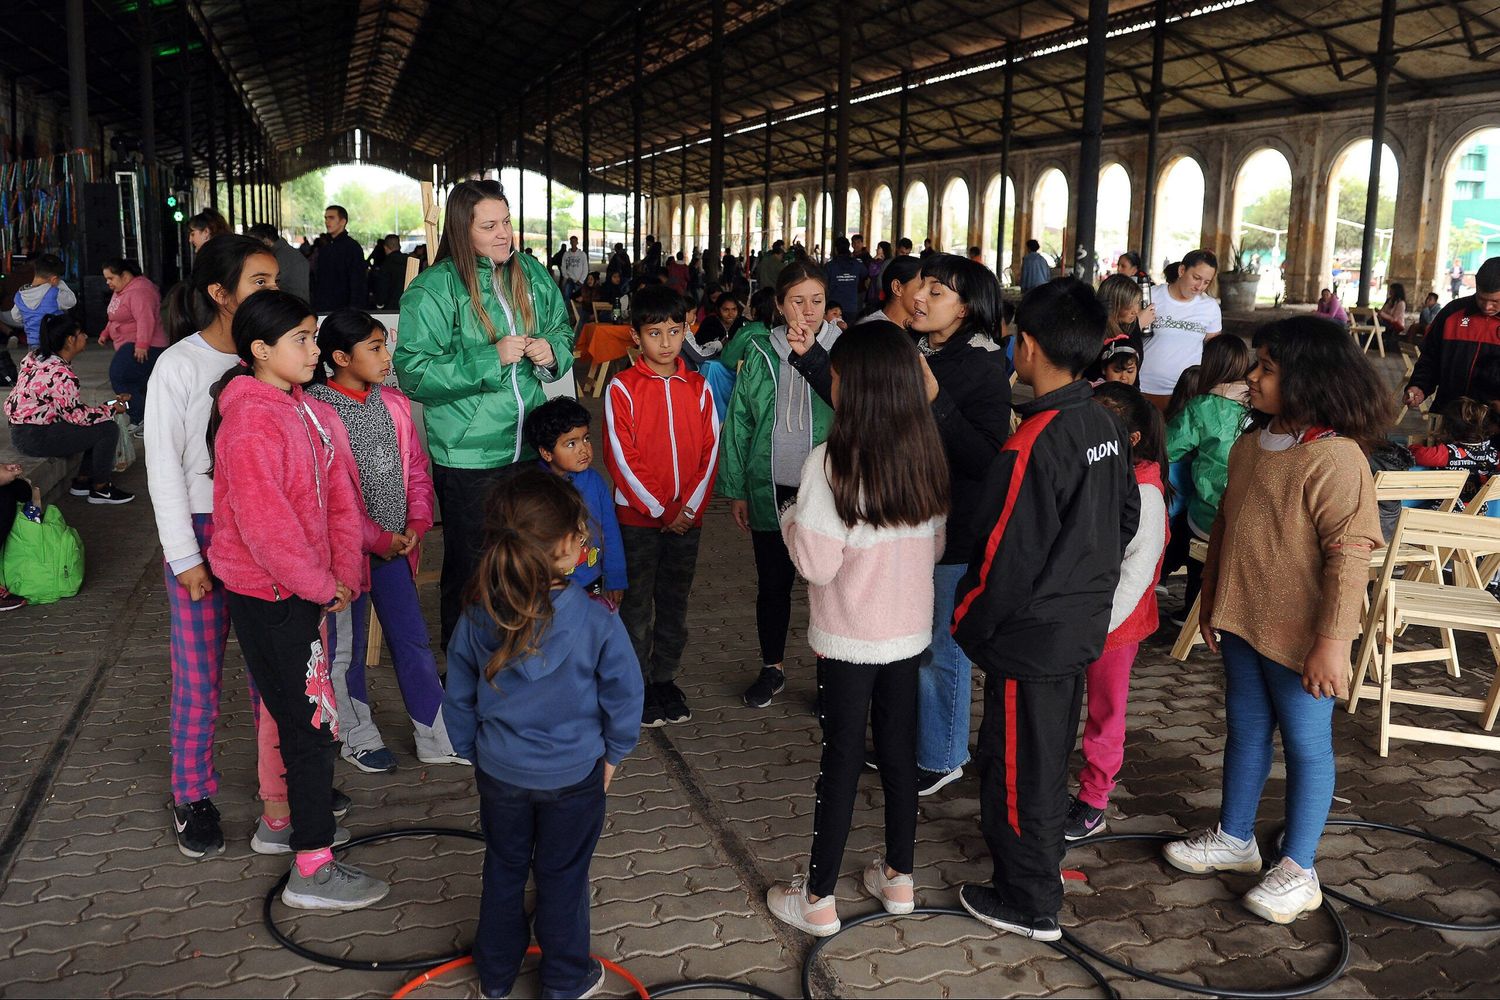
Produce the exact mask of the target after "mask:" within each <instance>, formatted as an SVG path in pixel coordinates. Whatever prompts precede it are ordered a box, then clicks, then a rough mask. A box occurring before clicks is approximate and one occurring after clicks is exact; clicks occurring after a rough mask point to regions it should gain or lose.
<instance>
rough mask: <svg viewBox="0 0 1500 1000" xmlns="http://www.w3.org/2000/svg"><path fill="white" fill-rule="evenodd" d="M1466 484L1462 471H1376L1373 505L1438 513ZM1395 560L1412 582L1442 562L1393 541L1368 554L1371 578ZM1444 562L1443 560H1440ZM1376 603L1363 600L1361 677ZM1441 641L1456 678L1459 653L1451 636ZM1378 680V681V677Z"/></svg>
mask: <svg viewBox="0 0 1500 1000" xmlns="http://www.w3.org/2000/svg"><path fill="white" fill-rule="evenodd" d="M1468 481H1469V474H1468V473H1467V472H1464V471H1462V470H1452V471H1450V470H1447V469H1431V470H1422V471H1417V472H1397V471H1388V472H1377V473H1376V474H1375V502H1376V503H1382V502H1386V501H1397V502H1400V501H1407V500H1412V501H1427V502H1430V503H1436V504H1438V510H1440V511H1451V510H1452V509H1453V507H1454V505H1455V504H1457V503H1458V496H1459V494H1460V493H1462V492H1463V489H1464V485H1465V484H1466V483H1468ZM1392 559H1394V560H1395V565H1397V566H1415V567H1417V575H1416V577H1414V579H1418V580H1420V579H1422V578H1423V577H1425V576H1427V575H1428V574H1429V573H1436V572H1438V571H1439V570H1440V568H1441V566H1442V563H1439V562H1438V559H1437V557H1436V556H1435V555H1434V554H1433V553H1430V552H1428V551H1427V550H1426V549H1423V548H1418V547H1416V546H1411V545H1408V546H1406V547H1405V548H1402V547H1401V546H1398V545H1396V544H1395V542H1394V541H1393V542H1392V543H1391V544H1390V545H1387V546H1386V547H1385V548H1383V549H1376V550H1375V551H1374V552H1372V553H1371V554H1370V579H1371V580H1378V579H1379V578H1380V575H1381V573H1382V572H1383V571H1384V570H1385V566H1386V563H1387V562H1388V561H1390V560H1392ZM1443 562H1446V559H1445V560H1444V561H1443ZM1378 606H1379V601H1378V600H1372V599H1371V598H1370V597H1369V596H1368V595H1366V597H1365V623H1364V632H1363V634H1362V635H1361V637H1360V642H1359V656H1358V657H1356V658H1355V661H1354V662H1355V669H1356V671H1357V672H1358V673H1359V676H1361V677H1363V676H1364V675H1365V673H1366V672H1367V671H1368V670H1369V669H1370V666H1371V663H1370V661H1371V658H1372V657H1373V656H1374V655H1375V645H1374V636H1375V622H1376V619H1377V616H1378V611H1379V607H1378ZM1443 638H1444V640H1445V642H1446V643H1447V648H1448V649H1449V650H1450V652H1451V656H1450V658H1449V663H1448V670H1449V672H1450V673H1452V674H1453V676H1454V677H1457V676H1458V653H1457V651H1456V650H1454V649H1453V645H1452V643H1453V633H1452V632H1444V633H1443ZM1377 679H1378V678H1377Z"/></svg>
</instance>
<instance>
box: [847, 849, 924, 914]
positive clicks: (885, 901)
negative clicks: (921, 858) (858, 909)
mask: <svg viewBox="0 0 1500 1000" xmlns="http://www.w3.org/2000/svg"><path fill="white" fill-rule="evenodd" d="M893 870H894V869H893ZM860 881H861V882H862V883H863V884H864V887H865V892H868V893H869V894H870V895H871V896H874V897H875V898H876V899H877V900H879V901H880V905H881V906H883V907H885V912H887V913H895V914H902V913H910V912H911V911H912V910H914V909H916V907H917V902H916V896H915V893H914V888H913V885H912V879H911V876H910V875H900V874H898V875H897V876H896V877H895V878H887V877H886V874H885V858H876V859H875V860H874V861H871V862H870V863H869V864H868V865H865V870H864V872H863V873H862V874H861V876H860ZM903 889H904V890H905V891H904V892H903V891H902V890H903ZM893 897H895V898H893ZM901 897H905V898H901Z"/></svg>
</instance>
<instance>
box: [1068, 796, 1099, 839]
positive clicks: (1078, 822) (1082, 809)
mask: <svg viewBox="0 0 1500 1000" xmlns="http://www.w3.org/2000/svg"><path fill="white" fill-rule="evenodd" d="M1107 829H1109V823H1108V822H1107V821H1106V820H1105V818H1104V810H1103V809H1095V808H1094V807H1093V806H1091V805H1089V804H1088V803H1087V802H1085V801H1083V800H1082V799H1080V798H1077V797H1076V796H1075V797H1074V799H1073V801H1072V802H1071V803H1069V805H1068V819H1067V822H1066V824H1065V825H1064V827H1063V837H1064V839H1066V840H1084V839H1085V838H1088V837H1092V836H1094V835H1095V834H1097V833H1103V832H1104V831H1105V830H1107Z"/></svg>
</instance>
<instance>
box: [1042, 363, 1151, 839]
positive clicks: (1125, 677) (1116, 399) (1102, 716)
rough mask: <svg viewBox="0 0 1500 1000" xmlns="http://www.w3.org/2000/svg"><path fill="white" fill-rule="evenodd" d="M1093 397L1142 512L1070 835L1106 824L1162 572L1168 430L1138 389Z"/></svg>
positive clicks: (1090, 684)
mask: <svg viewBox="0 0 1500 1000" xmlns="http://www.w3.org/2000/svg"><path fill="white" fill-rule="evenodd" d="M1094 398H1095V399H1097V400H1098V401H1099V403H1100V405H1102V406H1104V407H1105V408H1106V409H1108V410H1110V411H1112V412H1113V413H1114V414H1115V415H1116V416H1117V417H1119V418H1120V421H1121V422H1122V423H1123V424H1124V425H1125V428H1126V430H1128V431H1129V432H1130V457H1131V459H1132V461H1133V462H1134V463H1135V484H1136V492H1137V493H1138V494H1139V495H1140V504H1141V513H1140V519H1139V526H1138V527H1137V528H1136V531H1135V535H1134V536H1133V537H1132V538H1131V539H1130V542H1129V543H1128V544H1127V545H1126V546H1125V558H1124V561H1123V562H1121V564H1120V582H1119V583H1117V584H1116V585H1115V596H1114V602H1113V605H1112V607H1111V609H1110V613H1109V634H1108V635H1107V636H1106V637H1105V639H1104V654H1103V655H1102V656H1100V657H1099V659H1097V660H1095V661H1094V662H1093V663H1090V664H1089V667H1088V674H1087V679H1086V681H1085V689H1086V690H1087V691H1088V715H1087V716H1086V717H1085V719H1084V723H1083V768H1082V770H1081V771H1079V774H1078V795H1077V796H1076V797H1075V798H1074V799H1073V801H1072V802H1071V803H1070V804H1069V806H1068V817H1067V823H1066V825H1065V827H1064V832H1063V836H1064V837H1065V838H1066V839H1068V840H1083V839H1084V838H1085V837H1092V836H1094V835H1095V834H1098V833H1103V832H1104V830H1105V828H1106V826H1107V823H1106V822H1105V818H1104V810H1105V808H1106V807H1107V806H1108V805H1109V793H1110V792H1112V791H1113V790H1114V787H1115V776H1116V775H1117V774H1119V773H1120V765H1121V764H1123V763H1124V762H1125V706H1126V701H1127V700H1128V697H1129V694H1130V668H1131V667H1132V666H1134V664H1135V654H1136V652H1137V650H1139V649H1140V645H1141V643H1142V642H1143V641H1144V640H1145V639H1146V638H1147V637H1148V636H1149V635H1151V633H1153V632H1155V631H1156V627H1157V624H1158V620H1157V609H1156V586H1155V584H1156V580H1157V578H1158V577H1159V576H1161V561H1162V555H1163V553H1164V552H1165V551H1166V548H1167V532H1168V528H1167V498H1166V487H1165V486H1163V484H1162V473H1163V472H1164V471H1165V470H1166V467H1167V449H1166V441H1167V429H1166V425H1165V424H1164V423H1163V422H1162V418H1161V412H1160V411H1159V410H1157V408H1156V407H1155V406H1153V405H1151V402H1150V400H1148V399H1147V398H1146V397H1145V396H1144V395H1142V394H1141V392H1140V390H1139V389H1137V388H1136V387H1135V386H1133V385H1126V384H1125V383H1123V382H1106V383H1104V384H1103V385H1101V386H1098V387H1096V388H1095V389H1094Z"/></svg>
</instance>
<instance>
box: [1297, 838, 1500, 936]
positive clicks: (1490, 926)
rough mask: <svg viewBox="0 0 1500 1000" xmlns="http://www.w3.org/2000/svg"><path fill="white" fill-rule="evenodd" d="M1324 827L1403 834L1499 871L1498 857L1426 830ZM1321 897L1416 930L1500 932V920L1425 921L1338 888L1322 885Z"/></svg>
mask: <svg viewBox="0 0 1500 1000" xmlns="http://www.w3.org/2000/svg"><path fill="white" fill-rule="evenodd" d="M1324 825H1325V826H1357V827H1361V828H1363V829H1366V830H1385V831H1387V832H1389V833H1404V834H1406V835H1407V836H1409V837H1415V838H1417V839H1418V840H1425V841H1427V842H1429V843H1432V844H1440V845H1442V846H1443V847H1446V848H1448V849H1450V850H1454V851H1457V852H1458V853H1460V854H1466V855H1468V856H1469V857H1470V858H1473V859H1474V860H1475V861H1479V862H1482V863H1484V864H1487V865H1489V866H1490V867H1491V868H1493V869H1495V870H1496V871H1500V858H1496V857H1495V856H1494V855H1492V854H1485V853H1483V852H1482V851H1476V850H1475V849H1474V848H1472V847H1469V846H1467V845H1466V844H1460V843H1459V842H1458V841H1456V840H1449V839H1448V838H1447V837H1440V836H1438V835H1437V834H1435V833H1428V832H1427V831H1426V830H1418V829H1416V828H1415V827H1410V826H1396V825H1394V824H1391V823H1377V822H1375V821H1373V820H1368V819H1330V820H1329V821H1328V822H1327V823H1326V824H1324ZM1285 832H1286V831H1285V829H1283V830H1282V833H1285ZM1278 836H1279V835H1278ZM1323 895H1325V896H1332V897H1333V898H1334V899H1336V900H1338V901H1339V902H1340V903H1343V904H1345V905H1347V906H1352V907H1354V908H1355V909H1356V910H1364V911H1365V912H1366V913H1373V914H1375V915H1376V916H1378V917H1385V918H1386V919H1387V920H1395V921H1398V922H1399V923H1403V924H1416V925H1417V926H1418V927H1431V928H1432V929H1434V930H1439V931H1471V932H1472V931H1481V932H1482V931H1500V920H1492V921H1490V922H1489V923H1487V924H1455V923H1449V922H1446V921H1442V920H1428V919H1427V918H1426V917H1413V916H1410V915H1408V914H1405V913H1397V912H1396V911H1395V910H1389V909H1386V908H1385V907H1383V906H1376V905H1375V904H1374V903H1367V902H1365V901H1364V900H1362V899H1356V898H1355V897H1353V896H1350V895H1348V894H1347V893H1343V892H1340V891H1339V890H1338V889H1331V888H1329V887H1328V886H1326V885H1325V886H1323Z"/></svg>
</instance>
